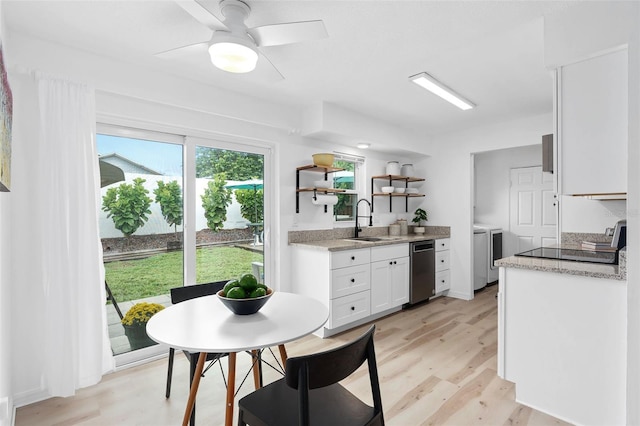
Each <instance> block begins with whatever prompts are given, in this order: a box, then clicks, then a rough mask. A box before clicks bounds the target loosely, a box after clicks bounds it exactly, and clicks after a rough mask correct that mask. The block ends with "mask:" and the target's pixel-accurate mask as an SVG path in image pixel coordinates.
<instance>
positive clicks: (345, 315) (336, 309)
mask: <svg viewBox="0 0 640 426" xmlns="http://www.w3.org/2000/svg"><path fill="white" fill-rule="evenodd" d="M370 313H371V295H370V292H369V291H362V292H360V293H355V294H350V295H349V296H344V297H340V298H338V299H333V300H332V301H331V305H330V309H329V321H328V328H337V327H340V326H343V325H345V324H349V323H350V322H353V321H357V320H359V319H362V318H366V317H368V316H369V315H370Z"/></svg>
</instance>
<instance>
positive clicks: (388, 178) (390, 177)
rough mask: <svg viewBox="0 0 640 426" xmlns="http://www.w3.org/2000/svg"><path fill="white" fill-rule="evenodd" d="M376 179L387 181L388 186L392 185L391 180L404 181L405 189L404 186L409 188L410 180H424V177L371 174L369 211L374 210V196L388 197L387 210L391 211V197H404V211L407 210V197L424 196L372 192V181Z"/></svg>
mask: <svg viewBox="0 0 640 426" xmlns="http://www.w3.org/2000/svg"><path fill="white" fill-rule="evenodd" d="M376 180H385V181H387V182H388V183H389V185H388V186H393V182H404V187H405V191H406V188H409V183H411V182H424V178H419V177H413V176H399V175H380V176H371V191H372V192H371V212H373V210H374V203H373V201H374V198H375V197H388V198H389V211H390V212H391V211H393V199H394V198H396V197H401V198H404V199H405V207H404V208H405V211H406V212H408V211H409V198H418V197H424V196H425V194H416V193H411V194H407V193H406V192H405V193H403V194H399V193H396V192H392V193H390V194H387V193H385V192H373V188H374V182H375V181H376Z"/></svg>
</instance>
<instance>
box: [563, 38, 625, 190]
mask: <svg viewBox="0 0 640 426" xmlns="http://www.w3.org/2000/svg"><path fill="white" fill-rule="evenodd" d="M627 73H628V66H627V50H626V49H623V50H618V51H615V52H612V53H608V54H605V55H601V56H597V57H594V58H591V59H588V60H585V61H582V62H578V63H574V64H570V65H566V66H563V67H561V68H560V69H559V73H558V76H559V86H558V131H559V144H558V149H559V164H558V169H559V172H560V176H561V188H560V192H561V193H562V194H567V195H586V194H590V195H593V194H619V193H626V192H627V138H628V125H627V121H628V112H627V111H628V102H627V91H628V77H627Z"/></svg>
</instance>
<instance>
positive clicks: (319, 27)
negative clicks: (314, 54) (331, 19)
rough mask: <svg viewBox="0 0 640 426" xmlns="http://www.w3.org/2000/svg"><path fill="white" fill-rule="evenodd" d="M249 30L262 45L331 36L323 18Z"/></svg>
mask: <svg viewBox="0 0 640 426" xmlns="http://www.w3.org/2000/svg"><path fill="white" fill-rule="evenodd" d="M248 32H249V34H251V37H253V39H254V40H255V41H256V44H257V45H258V46H261V47H262V46H278V45H281V44H290V43H299V42H301V41H308V40H318V39H321V38H326V37H328V36H329V34H327V30H326V28H325V27H324V22H322V21H321V20H318V21H302V22H288V23H285V24H273V25H263V26H260V27H255V28H250V29H249V30H248Z"/></svg>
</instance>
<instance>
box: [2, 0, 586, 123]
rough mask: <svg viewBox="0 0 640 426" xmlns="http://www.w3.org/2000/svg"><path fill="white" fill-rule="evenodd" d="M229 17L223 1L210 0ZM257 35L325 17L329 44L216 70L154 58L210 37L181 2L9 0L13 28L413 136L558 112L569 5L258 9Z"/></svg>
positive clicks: (276, 4)
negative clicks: (436, 83) (555, 82)
mask: <svg viewBox="0 0 640 426" xmlns="http://www.w3.org/2000/svg"><path fill="white" fill-rule="evenodd" d="M202 2H203V4H206V5H207V7H208V8H209V9H210V10H214V11H215V12H216V13H217V16H218V17H219V18H221V19H222V16H221V15H220V14H219V10H218V1H217V0H202ZM247 3H248V4H249V5H250V6H251V8H252V11H251V15H250V17H249V18H248V19H247V21H246V23H247V25H248V26H249V27H254V26H259V25H265V24H272V23H281V22H290V21H303V20H313V19H322V20H323V21H324V23H325V26H326V29H327V31H328V33H329V38H328V39H324V40H318V41H312V42H305V43H300V44H293V45H286V46H276V47H268V48H264V49H263V52H264V53H265V54H266V55H268V57H269V58H270V60H271V61H272V63H273V64H274V65H275V66H276V67H277V68H278V69H279V70H280V72H281V73H282V74H283V75H284V76H285V80H282V81H273V80H271V79H269V78H266V76H265V69H264V68H262V67H261V66H260V65H259V66H258V68H257V69H256V71H254V72H253V73H250V74H230V73H225V72H224V71H219V70H217V69H216V68H214V67H213V65H212V64H211V62H210V61H209V58H208V55H207V53H206V52H204V53H203V54H201V55H187V56H184V57H182V58H179V59H171V60H168V59H160V58H158V57H155V56H154V54H155V53H158V52H161V51H165V50H168V49H172V48H176V47H179V46H183V45H188V44H191V43H196V42H201V41H205V40H208V39H209V38H210V35H211V32H210V31H209V30H208V29H207V28H205V27H203V26H202V25H201V24H200V23H199V22H197V21H196V20H195V19H194V18H193V17H191V16H190V15H189V14H187V13H186V12H185V11H184V10H183V9H182V8H181V7H179V6H178V5H177V4H175V2H174V1H169V0H165V1H150V0H146V1H131V0H129V1H105V0H93V1H53V0H47V1H28V0H13V1H11V0H10V1H7V0H3V13H4V18H5V23H6V25H7V28H8V29H9V31H15V32H20V33H22V34H24V35H28V36H33V37H36V38H41V39H45V40H49V41H53V42H57V43H60V44H64V45H68V46H72V47H75V48H78V49H82V50H85V51H90V52H93V53H98V54H103V55H105V56H108V57H115V58H121V59H124V60H126V61H128V62H131V63H136V64H142V65H145V66H152V67H155V68H158V69H161V70H163V71H165V72H168V73H172V74H176V75H181V76H184V77H187V78H190V79H193V80H197V81H200V82H202V83H205V84H209V85H212V86H219V87H223V88H225V89H229V90H234V91H238V92H241V93H246V94H250V95H251V96H255V97H259V98H264V99H267V100H270V101H272V102H278V103H283V104H286V105H290V106H291V105H293V106H296V107H301V108H306V107H309V106H317V105H319V104H320V102H322V101H326V102H330V103H333V104H337V105H339V106H342V107H344V108H347V109H351V110H354V111H358V112H359V113H360V114H364V115H366V116H371V117H373V118H374V119H376V120H383V121H385V122H389V123H393V124H396V125H398V126H401V127H403V128H404V129H406V130H408V131H411V132H417V133H423V134H425V133H426V134H438V133H443V132H447V131H451V130H454V129H460V128H466V127H472V126H476V125H479V124H482V123H487V122H497V121H506V120H509V119H515V118H518V117H523V116H527V115H534V114H543V113H547V112H550V111H551V109H552V79H551V75H550V73H549V72H548V71H547V70H546V69H545V67H544V64H543V22H542V17H543V16H544V15H546V14H551V13H555V12H557V11H561V10H564V9H565V8H567V7H570V5H571V4H572V3H574V2H564V1H562V2H561V1H548V2H544V1H405V0H395V1H367V0H359V1H326V0H325V1H310V0H305V1H263V0H260V1H258V0H248V1H247ZM422 71H426V72H428V73H429V74H431V75H433V76H434V77H436V78H438V79H439V80H441V81H442V82H443V83H445V84H447V85H448V86H450V87H452V88H453V89H454V90H456V91H458V92H459V93H460V94H462V95H463V96H465V97H467V98H468V99H469V100H471V101H472V102H474V103H476V104H477V105H478V106H477V108H475V109H473V110H470V111H461V110H459V109H458V108H456V107H454V106H452V105H450V104H448V103H446V102H445V101H442V100H440V99H439V98H437V97H435V96H434V95H431V94H430V93H428V92H426V91H424V90H422V89H420V88H419V87H418V86H415V85H413V84H411V83H410V82H409V80H408V77H409V76H410V75H413V74H417V73H419V72H422Z"/></svg>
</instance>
